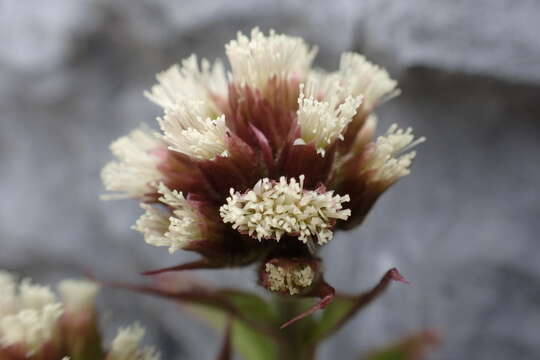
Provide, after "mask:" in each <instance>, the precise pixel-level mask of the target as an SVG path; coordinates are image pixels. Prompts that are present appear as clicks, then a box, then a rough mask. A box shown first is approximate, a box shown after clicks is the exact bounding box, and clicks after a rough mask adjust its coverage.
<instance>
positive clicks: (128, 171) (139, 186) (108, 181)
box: [101, 126, 166, 199]
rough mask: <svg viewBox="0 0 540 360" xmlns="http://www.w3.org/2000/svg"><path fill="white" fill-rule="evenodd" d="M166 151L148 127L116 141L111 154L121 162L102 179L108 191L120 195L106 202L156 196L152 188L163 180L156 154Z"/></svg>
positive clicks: (105, 171) (112, 164)
mask: <svg viewBox="0 0 540 360" xmlns="http://www.w3.org/2000/svg"><path fill="white" fill-rule="evenodd" d="M165 148H166V145H165V143H164V142H163V141H161V140H160V139H159V138H158V137H157V136H156V135H155V134H154V133H153V132H152V131H151V130H150V129H148V128H147V127H145V126H142V127H140V128H138V129H135V130H133V131H132V132H131V133H129V135H127V136H123V137H121V138H119V139H118V140H116V141H114V142H113V143H112V144H111V151H112V153H113V154H114V156H115V157H116V158H117V161H111V162H110V163H108V164H107V165H106V166H105V167H104V168H103V170H102V172H101V178H102V180H103V184H104V185H105V188H106V189H107V190H108V191H115V192H118V193H117V194H114V195H106V196H104V197H103V198H105V199H115V198H126V197H143V196H144V195H145V194H148V193H149V192H152V191H153V188H152V185H151V184H152V183H154V182H155V181H157V180H159V179H161V178H162V174H161V172H160V171H159V170H158V168H157V166H158V164H159V162H160V159H159V157H158V156H157V155H156V153H155V152H156V150H160V149H165Z"/></svg>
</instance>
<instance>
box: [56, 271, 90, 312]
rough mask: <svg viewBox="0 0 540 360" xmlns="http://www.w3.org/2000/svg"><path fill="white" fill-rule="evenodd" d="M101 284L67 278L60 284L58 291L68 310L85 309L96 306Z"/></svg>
mask: <svg viewBox="0 0 540 360" xmlns="http://www.w3.org/2000/svg"><path fill="white" fill-rule="evenodd" d="M98 290H99V286H98V285H97V284H96V283H94V282H91V281H86V280H75V279H67V280H63V281H61V282H60V284H58V292H59V293H60V297H61V298H62V303H63V304H64V307H65V308H66V310H68V311H71V312H78V311H85V310H88V309H90V308H92V307H93V306H94V300H95V298H96V295H97V292H98Z"/></svg>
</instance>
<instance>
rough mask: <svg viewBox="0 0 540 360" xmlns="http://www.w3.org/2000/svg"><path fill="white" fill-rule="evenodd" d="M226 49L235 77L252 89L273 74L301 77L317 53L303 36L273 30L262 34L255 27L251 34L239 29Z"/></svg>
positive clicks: (285, 76) (258, 87) (262, 86)
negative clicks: (247, 34)
mask: <svg viewBox="0 0 540 360" xmlns="http://www.w3.org/2000/svg"><path fill="white" fill-rule="evenodd" d="M225 50H226V52H227V56H228V58H229V62H230V63H231V68H232V74H233V78H234V81H235V82H237V83H239V84H241V85H248V86H250V87H251V88H253V89H264V87H265V86H266V85H267V82H268V80H269V79H270V78H271V77H273V76H277V77H278V78H281V79H290V78H292V77H296V78H298V79H302V78H303V77H304V76H305V74H306V73H307V71H308V70H309V68H310V66H311V63H312V62H313V58H314V57H315V55H316V53H317V49H316V48H311V49H310V48H309V47H308V46H307V44H306V43H305V42H304V40H303V39H302V38H299V37H293V36H287V35H283V34H276V32H275V31H273V30H271V31H270V33H269V35H268V36H265V35H264V34H263V33H262V32H261V31H260V30H259V29H258V28H255V29H253V30H252V31H251V38H249V37H247V36H245V35H244V34H242V33H238V36H237V38H236V40H232V41H231V42H230V43H228V44H227V45H226V46H225Z"/></svg>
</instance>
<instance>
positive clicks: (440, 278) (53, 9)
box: [0, 0, 540, 360]
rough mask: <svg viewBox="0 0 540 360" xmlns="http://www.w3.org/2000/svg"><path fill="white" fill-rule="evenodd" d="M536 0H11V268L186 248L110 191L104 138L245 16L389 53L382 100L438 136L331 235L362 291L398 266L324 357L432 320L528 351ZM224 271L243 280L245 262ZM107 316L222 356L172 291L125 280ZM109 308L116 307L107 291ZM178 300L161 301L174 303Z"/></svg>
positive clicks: (7, 80)
mask: <svg viewBox="0 0 540 360" xmlns="http://www.w3.org/2000/svg"><path fill="white" fill-rule="evenodd" d="M539 10H540V9H539V5H538V2H536V1H533V0H529V1H519V2H515V1H514V2H510V1H504V0H496V1H495V0H491V1H488V0H481V1H475V2H466V1H453V2H444V3H443V2H433V1H427V0H410V1H407V2H396V1H381V0H378V1H375V0H369V1H364V2H356V1H353V0H338V1H333V2H327V1H322V0H318V1H312V2H310V3H309V6H307V5H306V2H304V1H299V0H297V1H277V2H275V3H274V4H270V3H266V4H261V3H260V2H256V1H243V2H230V1H229V2H225V1H201V0H199V1H182V2H169V1H165V0H159V1H153V2H150V1H146V2H143V1H129V0H122V1H120V0H119V1H114V2H108V1H104V0H101V1H90V0H78V1H75V0H54V1H48V2H47V6H44V5H43V2H38V1H34V0H33V1H24V2H23V1H17V0H4V1H2V2H0V43H1V44H2V46H0V76H1V78H2V81H1V82H0V109H1V114H2V121H1V122H0V164H1V176H0V197H1V199H2V202H1V205H0V210H1V214H2V216H1V217H0V238H1V239H2V242H1V248H2V251H1V252H0V266H1V267H4V268H9V269H13V270H16V271H20V272H22V273H24V274H29V275H32V276H35V277H36V278H37V279H57V278H59V277H60V276H61V275H62V276H64V275H65V274H69V275H72V274H75V273H76V272H77V271H78V270H80V269H84V270H90V271H92V272H94V273H95V274H96V275H98V276H104V277H107V278H112V279H131V280H139V277H138V276H137V272H139V271H141V270H146V269H149V268H154V267H156V266H163V265H168V264H175V263H177V262H179V261H180V260H182V259H185V258H188V257H189V255H188V256H186V255H179V256H176V255H175V256H170V255H168V254H167V253H166V250H163V249H156V248H152V247H149V246H146V245H145V244H144V243H143V241H142V239H141V237H140V235H139V234H137V233H135V232H133V231H131V230H129V226H130V225H131V224H132V223H133V221H134V220H135V219H136V217H137V216H138V214H139V212H140V211H139V209H138V208H137V206H136V204H135V203H131V202H129V201H126V202H101V201H99V200H98V195H99V194H100V193H101V192H102V187H101V184H100V180H99V171H100V168H101V166H102V165H103V164H104V163H105V162H106V161H107V160H108V159H110V154H109V152H108V149H107V146H108V144H109V143H110V142H111V141H112V140H113V139H115V138H116V137H118V136H120V135H123V134H124V133H126V132H127V131H129V130H130V129H131V128H133V127H134V126H136V125H137V124H138V123H140V122H143V121H144V122H148V123H153V118H154V117H155V116H156V115H158V109H157V108H156V107H154V106H153V105H151V104H150V103H149V102H147V101H146V100H145V99H144V98H143V97H142V91H143V89H145V88H147V87H149V86H150V85H151V84H152V82H153V76H154V74H155V73H156V72H157V71H159V70H162V69H163V68H165V67H166V66H168V65H170V64H171V63H173V62H176V61H178V60H180V59H181V58H183V57H186V56H188V55H189V54H191V53H193V52H195V53H198V54H200V55H201V56H206V57H210V58H214V57H216V56H219V57H223V56H224V51H223V45H224V44H225V43H226V42H227V41H229V40H230V39H232V38H233V37H234V36H235V34H236V31H238V30H242V31H248V30H249V29H250V28H251V27H253V26H256V25H260V26H261V27H262V28H263V29H268V28H275V29H276V30H278V31H280V32H288V33H293V34H297V35H301V36H303V37H305V38H306V39H308V41H309V42H310V43H313V44H317V45H318V46H319V47H320V56H319V58H318V59H317V63H318V64H320V65H322V66H325V67H330V68H332V67H335V66H336V65H337V63H338V59H339V53H340V52H341V51H345V50H356V51H361V52H365V53H366V54H367V55H368V56H370V57H371V58H373V59H374V60H375V61H376V62H379V63H381V64H384V65H386V66H389V67H390V69H391V71H392V73H393V74H394V75H395V76H396V77H397V78H398V79H399V80H400V86H401V88H402V89H403V95H402V96H401V97H400V98H398V99H396V100H394V101H392V102H390V103H389V104H387V105H385V106H384V107H383V108H382V109H381V111H380V112H379V115H380V118H381V128H382V129H381V130H385V128H387V127H388V126H389V125H390V124H391V123H392V122H399V123H400V124H402V125H407V124H410V125H412V126H414V128H415V130H416V133H418V134H420V135H425V136H427V137H428V142H427V143H426V144H424V145H422V147H421V148H420V149H419V156H418V160H417V162H416V165H415V168H414V171H413V173H412V175H411V176H409V177H407V178H405V179H404V180H403V181H402V182H401V183H400V184H398V185H397V186H396V187H395V188H393V189H392V190H391V191H390V192H389V193H388V194H386V195H385V196H384V197H383V198H382V199H381V201H380V202H379V204H378V205H377V206H376V208H375V210H374V211H373V213H372V214H371V215H370V216H369V217H368V219H367V221H366V223H365V224H364V226H363V227H362V228H361V229H358V230H357V231H354V232H353V233H350V234H340V235H338V237H337V238H336V239H335V240H334V241H332V243H331V244H329V246H328V247H327V249H325V251H324V256H325V257H326V260H327V269H328V277H329V280H331V281H332V282H333V283H335V284H336V285H337V286H338V287H339V288H340V289H345V290H348V291H353V290H362V289H363V288H365V287H368V286H370V285H371V284H373V283H375V282H376V281H377V280H378V278H379V276H381V275H382V273H383V272H384V271H385V270H386V269H387V268H388V267H392V266H397V267H398V268H399V269H400V270H401V272H402V273H403V274H404V275H406V277H407V278H409V279H410V280H411V281H412V285H410V286H405V285H396V286H394V287H392V289H391V290H390V291H389V292H388V294H386V295H385V296H384V298H383V299H382V300H381V301H380V302H378V303H376V304H374V305H372V306H371V307H370V308H369V309H368V310H367V311H366V312H365V313H363V314H362V315H361V316H360V317H359V318H358V319H357V320H355V321H354V323H353V324H351V325H350V326H348V327H347V328H346V329H344V330H343V331H341V332H340V334H339V336H338V337H337V338H336V339H334V340H332V341H330V342H328V343H327V344H326V345H325V347H324V349H323V353H322V354H321V355H322V356H321V359H327V358H328V359H329V358H334V357H340V358H352V354H354V353H355V352H357V351H358V350H361V349H367V348H369V347H372V346H378V345H380V344H382V343H383V342H385V341H387V340H392V339H395V338H396V337H398V336H400V335H402V334H405V333H407V332H408V331H412V330H418V329H420V328H424V327H434V328H436V329H440V330H441V332H442V333H443V334H444V339H445V341H444V345H443V347H442V348H441V349H440V351H439V352H438V353H437V354H436V355H435V356H434V358H437V359H448V360H450V359H459V358H475V359H503V358H504V359H508V358H519V359H533V358H535V357H536V355H537V354H538V353H540V344H539V343H538V341H536V339H535V338H534V337H535V336H536V334H537V330H538V328H540V319H539V318H538V317H537V316H535V315H534V314H535V313H538V311H539V310H540V302H539V300H538V296H539V291H540V283H539V281H540V279H539V277H540V263H538V261H537V256H538V254H539V253H540V243H539V242H538V233H539V232H540V225H539V224H538V221H537V219H538V218H539V216H540V201H539V198H538V191H537V186H538V183H539V182H540V168H539V167H538V165H537V163H538V160H537V158H538V154H539V153H540V152H539V151H540V138H539V137H540V135H539V134H540V129H539V127H540V125H539V123H538V117H539V116H540V108H539V107H538V104H537V97H538V95H537V94H538V91H539V83H540V65H539V63H538V58H539V57H540V43H539V38H538V36H536V34H537V33H538V32H539V29H538V27H539V25H538V24H539V23H538V21H536V17H537V14H538V12H539ZM201 276H202V277H204V278H206V279H208V280H211V281H216V282H217V281H223V282H225V283H233V282H234V283H243V284H245V285H244V286H245V287H246V288H248V289H251V290H254V289H255V285H254V281H253V279H254V275H253V274H252V273H251V272H250V271H249V270H234V271H227V272H225V273H220V274H216V273H215V272H210V271H207V272H204V271H203V272H201ZM101 301H102V303H103V305H104V307H106V308H108V309H110V314H108V315H107V316H105V317H104V319H103V324H104V326H106V327H107V329H108V330H109V331H111V333H112V332H113V331H112V329H114V327H115V326H116V325H117V324H120V323H121V324H126V323H129V322H132V321H134V320H135V319H139V320H141V322H142V323H143V324H145V325H147V326H149V327H150V328H151V329H152V330H153V332H152V336H153V338H151V339H149V342H153V343H155V344H156V345H158V347H162V348H163V349H166V350H167V352H168V353H167V356H165V358H166V359H169V358H178V357H179V356H180V354H182V358H183V359H197V360H198V359H205V358H211V356H212V354H213V353H214V351H215V350H216V349H217V347H218V343H219V342H218V341H217V339H216V341H215V346H214V347H212V346H208V344H209V342H208V341H207V339H208V338H209V337H211V335H210V332H209V331H208V330H206V329H204V328H203V327H202V326H200V325H197V324H195V323H194V322H192V321H190V320H189V319H187V318H186V317H185V316H183V315H181V314H180V313H178V315H177V314H176V313H174V312H175V311H176V308H175V306H173V305H170V304H168V305H164V303H163V301H161V300H156V299H151V298H147V297H133V296H131V295H130V294H127V293H125V292H122V291H113V290H106V291H104V294H103V296H102V300H101ZM105 305H106V306H105ZM163 306H165V308H164V307H163Z"/></svg>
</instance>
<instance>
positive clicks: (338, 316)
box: [309, 269, 408, 343]
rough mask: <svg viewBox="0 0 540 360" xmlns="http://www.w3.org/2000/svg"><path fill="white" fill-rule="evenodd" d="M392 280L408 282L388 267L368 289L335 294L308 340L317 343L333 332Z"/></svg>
mask: <svg viewBox="0 0 540 360" xmlns="http://www.w3.org/2000/svg"><path fill="white" fill-rule="evenodd" d="M393 281H399V282H404V283H408V281H407V280H405V278H404V277H403V276H402V275H401V274H400V273H399V271H398V270H397V269H390V270H388V271H387V272H386V273H385V274H384V276H383V277H382V278H381V280H380V281H379V282H378V283H377V284H376V285H375V286H374V287H373V288H372V289H371V290H369V291H366V292H364V293H361V294H359V295H356V296H350V295H339V294H336V295H335V297H334V301H333V302H332V303H331V304H329V305H328V306H327V307H326V308H325V310H324V312H323V314H322V316H321V318H320V320H319V323H318V325H317V326H315V327H314V329H313V332H312V334H311V335H310V337H309V339H310V341H312V342H314V343H317V342H320V341H322V340H324V339H325V338H327V337H329V336H330V335H332V334H334V333H335V332H336V331H338V330H339V329H340V328H341V327H342V326H343V325H344V324H346V323H347V321H349V320H351V319H352V318H353V317H354V315H356V314H357V313H358V311H360V310H362V309H364V308H365V307H366V306H367V305H369V304H370V303H371V302H372V301H373V300H375V299H377V298H378V297H379V296H381V295H382V294H383V293H384V291H385V290H386V289H387V288H388V286H389V285H390V283H392V282H393Z"/></svg>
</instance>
